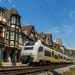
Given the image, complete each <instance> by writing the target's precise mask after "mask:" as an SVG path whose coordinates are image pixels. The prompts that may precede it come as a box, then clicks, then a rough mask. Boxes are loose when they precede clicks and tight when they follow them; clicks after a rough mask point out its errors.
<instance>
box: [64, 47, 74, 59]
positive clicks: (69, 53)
mask: <svg viewBox="0 0 75 75" xmlns="http://www.w3.org/2000/svg"><path fill="white" fill-rule="evenodd" d="M65 55H69V56H70V55H71V57H73V58H74V56H75V50H70V49H67V48H65Z"/></svg>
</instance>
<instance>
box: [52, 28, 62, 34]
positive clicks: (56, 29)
mask: <svg viewBox="0 0 75 75" xmlns="http://www.w3.org/2000/svg"><path fill="white" fill-rule="evenodd" d="M51 31H52V32H54V33H59V32H61V31H60V30H59V27H54V28H52V29H51Z"/></svg>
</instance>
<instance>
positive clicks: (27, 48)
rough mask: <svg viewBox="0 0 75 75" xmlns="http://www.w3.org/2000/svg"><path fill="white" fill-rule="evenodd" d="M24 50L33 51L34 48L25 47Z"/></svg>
mask: <svg viewBox="0 0 75 75" xmlns="http://www.w3.org/2000/svg"><path fill="white" fill-rule="evenodd" d="M24 50H33V47H25V48H24Z"/></svg>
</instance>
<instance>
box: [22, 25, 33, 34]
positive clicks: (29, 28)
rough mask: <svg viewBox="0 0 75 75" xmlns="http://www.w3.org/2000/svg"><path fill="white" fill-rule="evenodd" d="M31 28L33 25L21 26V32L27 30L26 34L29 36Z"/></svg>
mask: <svg viewBox="0 0 75 75" xmlns="http://www.w3.org/2000/svg"><path fill="white" fill-rule="evenodd" d="M32 27H33V25H28V26H22V31H25V30H27V34H29V33H30V31H31V29H32Z"/></svg>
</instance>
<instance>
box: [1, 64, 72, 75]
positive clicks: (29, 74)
mask: <svg viewBox="0 0 75 75" xmlns="http://www.w3.org/2000/svg"><path fill="white" fill-rule="evenodd" d="M69 65H72V64H65V65H52V66H37V67H27V66H12V67H3V68H2V67H0V75H35V74H37V73H42V72H45V71H50V70H53V69H56V68H61V67H65V66H69Z"/></svg>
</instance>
